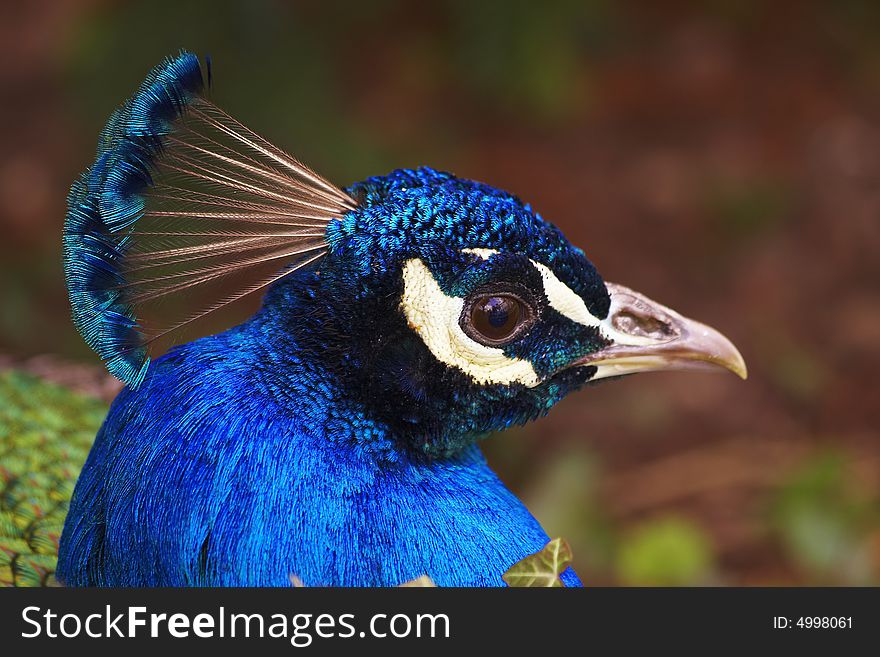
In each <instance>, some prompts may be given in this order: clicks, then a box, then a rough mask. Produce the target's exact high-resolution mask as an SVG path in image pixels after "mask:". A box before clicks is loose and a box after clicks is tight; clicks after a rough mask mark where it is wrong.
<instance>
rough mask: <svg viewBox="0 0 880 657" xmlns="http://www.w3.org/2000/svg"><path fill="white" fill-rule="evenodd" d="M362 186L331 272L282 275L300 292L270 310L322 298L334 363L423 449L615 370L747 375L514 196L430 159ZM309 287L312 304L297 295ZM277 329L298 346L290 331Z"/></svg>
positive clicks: (338, 228)
mask: <svg viewBox="0 0 880 657" xmlns="http://www.w3.org/2000/svg"><path fill="white" fill-rule="evenodd" d="M348 192H349V194H350V195H351V196H352V197H353V198H354V199H356V200H357V208H356V209H354V210H350V211H348V212H346V213H345V214H344V216H342V217H341V218H339V219H337V220H335V221H332V222H330V223H329V224H328V226H327V229H326V242H327V244H328V253H327V255H326V256H324V258H323V259H322V261H321V264H320V266H319V267H318V268H317V269H316V270H314V271H313V272H312V273H310V274H302V275H300V276H299V277H294V278H293V279H292V280H290V281H283V282H281V283H279V284H278V288H279V289H280V290H287V292H286V293H285V292H276V291H275V290H273V291H271V292H270V293H269V294H268V295H267V300H266V309H265V311H264V312H265V313H267V314H269V315H274V316H276V317H278V318H279V319H281V320H282V321H284V320H285V319H286V315H287V313H288V312H289V308H290V306H289V305H288V304H289V303H290V298H289V297H288V296H286V295H288V294H293V296H294V297H295V299H296V300H295V305H296V306H297V307H298V308H301V307H302V306H304V305H305V306H308V307H309V308H310V311H309V312H310V313H311V314H312V316H317V317H319V318H320V321H319V322H318V323H317V324H316V329H317V331H316V332H317V333H319V334H320V335H321V336H324V335H327V336H332V340H330V339H327V338H324V337H319V338H318V339H317V340H315V342H316V343H317V345H318V349H317V350H316V351H317V352H319V353H320V357H321V359H322V360H323V361H324V362H325V363H326V365H327V366H328V367H330V368H331V369H332V371H333V372H334V374H335V376H336V377H337V379H338V380H339V381H340V382H341V383H342V384H343V388H344V389H345V390H353V391H359V393H360V400H359V401H360V402H361V404H363V405H364V406H365V407H366V408H367V409H368V414H369V415H370V416H371V417H374V418H378V419H380V420H381V421H382V422H383V423H384V424H385V425H390V426H391V427H392V428H393V433H394V435H395V436H397V437H402V438H404V439H406V440H408V441H409V442H410V444H411V446H412V447H414V448H416V449H419V450H422V451H426V452H428V453H431V454H436V453H446V452H450V451H455V450H457V449H458V448H460V447H461V446H462V445H463V444H466V443H468V442H470V441H472V440H474V439H475V438H476V437H479V436H480V435H483V434H486V433H489V432H492V431H498V430H501V429H504V428H506V427H508V426H510V425H512V424H522V423H525V422H527V421H529V420H531V419H534V418H536V417H538V416H541V415H543V414H545V413H547V412H548V411H549V410H550V408H551V407H552V406H553V405H554V404H555V403H556V402H557V401H559V400H560V399H561V398H562V397H564V396H565V395H566V394H568V393H569V392H571V391H573V390H576V389H578V388H580V387H582V386H584V385H585V384H587V383H590V382H593V381H598V380H601V379H607V378H609V377H614V376H620V375H624V374H629V373H635V372H644V371H649V370H660V369H709V370H711V369H725V368H726V369H728V370H731V371H733V372H735V373H736V374H739V375H740V376H742V377H745V374H746V369H745V364H744V362H743V359H742V357H741V356H740V354H739V353H738V351H737V350H736V348H735V347H734V346H733V345H732V344H731V342H730V341H729V340H727V339H726V338H725V337H724V336H723V335H721V334H720V333H719V332H717V331H715V330H714V329H712V328H709V327H708V326H705V325H703V324H699V323H697V322H695V321H692V320H689V319H686V318H684V317H682V316H681V315H679V314H678V313H676V312H674V311H672V310H670V309H669V308H666V307H664V306H661V305H660V304H658V303H656V302H653V301H651V300H650V299H647V298H646V297H644V296H643V295H640V294H638V293H636V292H633V291H631V290H629V289H627V288H625V287H622V286H620V285H614V284H606V283H605V282H604V281H603V280H602V278H601V276H600V275H599V274H598V272H597V271H596V269H595V267H594V266H593V264H592V263H591V262H590V261H589V260H588V259H587V257H586V256H585V254H584V252H583V251H582V250H581V249H579V248H577V247H575V246H573V245H572V244H571V243H570V242H569V241H568V240H567V239H566V238H565V236H564V235H563V234H562V232H561V231H560V230H559V229H557V228H556V227H555V226H553V225H552V224H551V223H549V222H547V221H544V220H543V219H542V218H541V217H540V215H538V214H537V213H536V212H534V211H533V210H532V209H531V207H529V206H528V205H527V204H524V203H523V202H522V201H520V200H519V199H518V198H516V197H515V196H513V195H511V194H508V193H506V192H504V191H500V190H498V189H495V188H493V187H490V186H488V185H485V184H482V183H478V182H474V181H470V180H464V179H461V178H457V177H455V176H453V175H451V174H449V173H443V172H438V171H435V170H432V169H429V168H420V169H417V170H398V171H394V172H393V173H391V174H389V175H387V176H381V177H374V178H370V179H368V180H366V181H364V182H362V183H358V184H356V185H354V186H352V187H351V188H350V189H349V190H348ZM306 279H308V280H309V281H310V282H309V283H306ZM290 288H293V289H292V290H291V289H290ZM306 288H307V289H309V290H310V291H309V294H308V298H304V296H303V295H302V294H297V293H296V290H302V289H306ZM296 314H297V315H298V316H299V315H300V313H299V312H298V313H296ZM273 335H276V336H278V338H277V339H278V341H279V345H278V346H279V348H283V346H284V342H285V341H286V340H287V339H288V336H289V335H290V334H289V333H287V332H286V331H278V332H275V333H273ZM297 339H298V340H299V341H300V342H302V340H303V338H302V336H301V335H300V336H298V337H297Z"/></svg>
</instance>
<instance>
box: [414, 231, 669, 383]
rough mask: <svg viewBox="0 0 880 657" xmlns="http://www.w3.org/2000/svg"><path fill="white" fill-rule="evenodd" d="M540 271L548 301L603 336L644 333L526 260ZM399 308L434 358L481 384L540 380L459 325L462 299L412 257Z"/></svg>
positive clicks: (487, 253) (626, 338) (625, 338)
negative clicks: (623, 328) (626, 330)
mask: <svg viewBox="0 0 880 657" xmlns="http://www.w3.org/2000/svg"><path fill="white" fill-rule="evenodd" d="M462 252H463V253H473V254H474V255H476V256H478V257H480V258H482V259H484V260H488V259H489V258H490V257H492V256H493V255H494V254H496V253H497V251H496V250H494V249H481V248H474V249H462ZM531 263H532V265H533V266H534V267H535V269H537V270H538V272H539V273H540V274H541V281H542V283H543V285H544V295H545V296H546V297H547V301H548V302H549V304H550V307H551V308H553V309H554V310H556V311H557V312H558V313H560V314H561V315H563V316H564V317H567V318H568V319H570V320H571V321H573V322H576V323H578V324H581V325H583V326H590V327H594V328H597V329H599V331H600V332H601V333H602V334H603V335H604V336H605V337H607V338H609V339H611V340H614V341H617V342H623V343H628V344H632V343H633V342H634V341H639V340H644V341H645V343H649V342H652V340H651V339H650V338H636V337H635V336H632V335H625V334H622V333H620V332H619V331H617V330H616V329H615V328H614V327H613V326H612V324H611V322H610V318H609V319H604V320H603V319H599V318H598V317H596V316H595V315H593V314H591V313H590V311H589V310H587V305H586V303H584V300H583V299H582V298H581V297H580V296H579V295H578V294H576V293H575V292H574V291H573V290H572V289H571V288H570V287H568V286H567V285H566V284H565V283H563V282H562V281H560V280H559V279H558V278H557V277H556V275H555V274H554V273H553V271H552V270H551V269H550V268H549V267H547V266H546V265H542V264H541V263H539V262H535V261H534V260H531ZM400 307H401V310H403V313H404V315H405V316H406V320H407V323H408V324H409V326H410V328H412V329H413V330H414V331H415V332H416V333H417V334H418V335H419V337H421V339H422V340H423V341H424V343H425V345H426V346H427V347H428V349H429V350H430V351H431V353H432V354H433V355H434V357H435V358H437V360H439V361H440V362H442V363H444V364H446V365H448V366H450V367H455V368H457V369H459V370H461V371H462V372H464V373H465V374H468V375H470V376H471V378H473V379H474V381H476V382H477V383H481V384H490V383H495V384H503V385H509V384H511V383H520V384H522V385H524V386H527V387H529V388H533V387H535V386H536V385H538V384H539V383H540V382H541V379H540V377H539V376H538V374H537V372H535V369H534V367H532V364H531V363H530V362H528V361H526V360H523V359H521V358H511V357H509V356H507V355H506V354H505V353H504V351H503V350H502V349H498V348H497V347H487V346H486V345H483V344H480V343H479V342H476V341H475V340H473V339H471V338H470V337H468V336H467V335H466V334H465V332H464V331H463V330H462V328H461V326H460V325H459V318H460V317H461V312H462V308H464V299H459V298H458V297H450V296H447V295H446V294H445V293H444V292H443V290H442V289H440V285H439V284H438V283H437V281H436V280H435V279H434V275H433V274H432V273H431V271H430V270H429V269H428V268H427V267H426V266H425V264H424V263H423V262H422V261H421V260H419V259H418V258H412V259H410V260H407V261H406V263H404V266H403V297H402V299H401V301H400Z"/></svg>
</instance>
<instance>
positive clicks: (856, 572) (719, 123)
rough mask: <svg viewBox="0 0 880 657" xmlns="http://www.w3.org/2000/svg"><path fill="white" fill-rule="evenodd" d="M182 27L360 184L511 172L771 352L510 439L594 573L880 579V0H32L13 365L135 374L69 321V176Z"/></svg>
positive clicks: (8, 239)
mask: <svg viewBox="0 0 880 657" xmlns="http://www.w3.org/2000/svg"><path fill="white" fill-rule="evenodd" d="M417 5H419V6H417ZM181 47H186V48H188V49H190V50H193V51H195V52H197V53H201V54H210V55H212V57H213V60H214V92H213V94H214V99H215V101H216V102H218V104H220V105H221V106H223V107H225V108H226V109H227V110H229V111H230V112H231V113H232V114H234V115H235V116H237V117H239V118H240V119H242V120H243V121H244V122H245V123H247V124H248V125H249V126H251V127H252V128H254V129H256V130H257V131H258V132H261V133H263V134H264V135H266V136H267V137H269V138H270V139H272V140H273V141H275V142H276V143H278V144H279V145H280V146H282V147H284V148H286V149H287V150H290V151H291V152H293V153H295V154H297V155H298V156H299V157H301V158H302V159H304V160H305V161H306V162H309V163H310V164H312V165H313V166H314V167H316V168H317V169H318V170H319V171H321V172H322V173H324V174H326V175H327V176H328V177H330V178H331V179H332V180H335V181H338V182H339V183H340V184H348V183H349V182H352V181H354V180H358V179H361V178H363V177H365V176H368V175H372V174H379V173H385V172H387V171H389V170H390V169H392V168H395V167H400V166H415V165H419V164H429V165H431V166H434V167H437V168H442V169H447V170H451V171H453V172H455V173H457V174H459V175H461V176H465V177H469V178H476V179H479V180H483V181H486V182H489V183H491V184H493V185H496V186H498V187H502V188H505V189H508V190H511V191H513V192H514V193H516V194H518V195H519V196H521V197H522V198H524V199H526V200H528V201H529V202H531V203H532V204H533V205H534V206H535V207H536V208H537V209H538V210H539V211H540V212H541V213H542V215H543V216H544V217H546V218H548V219H550V220H551V221H553V222H555V223H557V224H558V225H559V226H560V227H561V228H562V229H563V230H564V231H565V232H566V234H567V235H568V236H569V237H570V238H571V239H572V241H573V242H575V243H577V244H579V245H580V246H582V247H583V248H585V250H586V251H587V254H588V255H589V256H590V257H591V259H592V260H593V261H594V262H595V263H596V265H597V266H598V268H599V270H600V271H601V272H602V273H603V275H604V276H605V277H606V278H607V279H608V280H614V281H619V282H621V283H625V284H627V285H629V286H631V287H633V288H635V289H638V290H640V291H642V292H644V293H646V294H648V295H649V296H651V297H654V298H656V299H658V300H660V301H663V302H665V303H667V304H669V305H670V306H672V307H674V308H676V309H678V310H680V311H682V312H683V313H685V314H687V315H689V316H692V317H695V318H698V319H700V320H703V321H705V322H707V323H710V324H712V325H714V326H716V327H718V328H720V329H722V330H723V331H724V332H725V333H727V334H728V335H729V336H730V337H731V338H732V339H733V340H734V342H735V343H736V344H737V345H738V346H739V347H740V349H741V351H742V352H743V355H744V356H745V358H746V361H747V362H748V364H749V368H750V378H749V380H748V381H747V382H745V383H743V382H741V381H738V380H737V379H735V378H734V377H732V376H711V375H697V374H680V373H679V374H676V373H669V374H649V375H644V376H636V377H632V378H629V379H626V380H623V381H619V382H615V383H612V384H609V385H604V386H599V387H597V388H593V389H589V390H587V391H585V392H583V393H580V394H578V395H575V396H573V397H571V398H569V399H567V400H565V401H564V402H563V403H562V404H560V406H559V407H558V408H557V409H556V410H555V411H554V412H553V413H551V415H550V417H549V418H547V419H545V420H543V421H541V422H539V423H537V424H534V425H531V426H529V427H527V428H525V429H522V430H516V431H512V432H509V433H507V434H504V435H503V436H498V437H495V438H493V439H491V440H489V441H488V442H487V443H486V449H487V452H488V454H489V458H490V460H491V462H492V463H493V465H494V466H495V467H496V468H497V469H498V470H499V472H500V473H501V475H502V477H503V478H504V479H505V480H506V481H507V482H509V483H510V484H511V485H512V486H513V488H514V489H515V490H516V491H517V492H518V493H520V494H521V495H522V496H523V497H524V498H525V500H526V501H527V503H528V505H529V507H530V508H531V509H532V510H533V512H534V513H535V514H536V515H537V517H538V518H539V519H540V520H541V521H542V522H543V524H544V526H545V527H546V528H547V529H548V531H549V532H550V534H551V535H562V536H565V537H566V538H567V539H568V540H569V542H570V543H571V544H572V546H573V548H574V550H575V555H576V558H577V566H578V568H579V571H580V574H581V576H582V578H583V579H584V581H585V582H587V583H588V584H611V583H624V584H652V583H660V584H707V583H720V584H876V583H878V581H880V507H878V501H880V431H878V427H880V404H878V401H880V394H878V393H880V389H878V388H880V386H878V383H877V381H878V372H880V358H878V353H880V352H878V338H880V297H878V284H880V258H878V246H880V132H878V118H880V4H877V3H875V2H870V1H864V2H860V1H855V0H847V1H842V2H834V3H812V2H784V1H781V2H752V1H748V0H741V1H733V0H714V1H710V2H642V3H637V2H611V1H610V0H609V1H607V2H606V1H601V0H592V1H586V2H556V3H538V2H534V3H526V2H504V1H501V0H493V1H483V2H467V1H466V0H449V1H446V2H436V3H431V4H428V3H426V4H424V5H421V3H412V2H405V1H400V2H398V1H392V0H386V1H382V2H370V3H367V2H361V3H341V2H290V3H282V2H268V1H259V2H243V1H242V2H237V3H198V4H196V3H192V4H189V3H178V2H173V1H170V0H153V1H149V2H147V1H141V2H98V1H80V2H30V3H16V2H4V3H3V5H2V9H0V90H2V91H0V93H2V104H0V228H2V239H0V366H10V365H12V366H15V367H19V368H23V369H29V370H31V371H36V372H38V373H41V374H43V375H46V376H49V377H50V378H54V379H58V380H63V381H68V382H71V383H72V384H73V385H75V386H77V387H79V388H86V389H89V390H91V391H93V392H97V393H98V394H103V395H108V394H112V393H111V392H110V391H111V390H112V385H110V386H108V385H107V383H106V381H105V380H104V379H103V378H102V376H101V374H100V373H101V370H100V368H99V367H97V361H96V358H95V357H94V356H93V355H92V354H91V353H90V352H88V350H87V349H86V347H85V346H84V345H83V343H82V341H81V340H80V338H79V336H78V335H77V334H76V332H75V330H74V329H73V326H72V324H71V323H70V321H69V318H68V307H67V301H66V296H65V290H64V285H63V276H62V271H61V265H60V236H61V225H62V221H63V217H64V212H65V195H66V192H67V188H68V186H69V184H70V182H71V181H72V180H73V178H74V177H75V175H76V174H77V173H78V172H79V171H80V170H81V169H83V168H84V167H85V166H87V165H88V163H89V162H90V161H91V157H92V152H93V148H94V144H95V141H96V138H97V134H98V131H99V130H100V128H101V126H102V125H103V122H104V121H105V120H106V118H107V117H108V116H109V114H110V112H111V111H112V109H113V108H114V107H115V105H116V104H117V103H118V102H120V101H121V100H122V99H123V98H125V97H126V96H127V95H128V94H129V93H131V91H133V90H134V88H135V87H136V85H137V84H139V82H140V80H141V79H142V77H143V75H144V74H145V73H146V71H147V70H148V69H149V68H150V67H151V66H153V65H155V64H156V63H158V62H159V60H160V59H161V58H162V57H164V56H165V55H167V54H170V53H173V52H175V51H177V50H178V49H179V48H181ZM77 362H79V363H82V365H81V366H76V365H73V366H71V365H69V364H68V363H77ZM0 403H2V400H0Z"/></svg>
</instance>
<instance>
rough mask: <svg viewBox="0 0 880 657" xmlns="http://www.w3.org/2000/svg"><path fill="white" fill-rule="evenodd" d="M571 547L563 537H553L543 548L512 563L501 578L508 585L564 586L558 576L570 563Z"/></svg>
mask: <svg viewBox="0 0 880 657" xmlns="http://www.w3.org/2000/svg"><path fill="white" fill-rule="evenodd" d="M571 562H572V554H571V548H570V547H569V546H568V543H566V542H565V539H563V538H554V539H553V540H552V541H550V542H549V543H547V545H545V546H544V549H543V550H541V551H540V552H536V553H535V554H530V555H529V556H527V557H526V558H525V559H522V560H521V561H517V562H516V563H515V564H513V565H512V566H511V567H510V569H508V571H507V572H506V573H504V574H503V575H502V576H501V578H502V579H503V580H504V581H505V582H507V585H508V586H515V587H559V586H565V584H563V583H562V580H561V579H559V576H560V575H561V574H562V573H563V571H564V570H565V569H566V568H568V567H569V566H570V565H571Z"/></svg>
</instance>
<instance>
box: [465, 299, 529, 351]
mask: <svg viewBox="0 0 880 657" xmlns="http://www.w3.org/2000/svg"><path fill="white" fill-rule="evenodd" d="M523 314H524V311H523V307H522V302H521V301H519V299H516V298H514V297H511V296H502V295H491V296H484V297H480V298H479V299H477V300H476V301H475V303H474V304H473V306H472V308H471V326H472V327H473V329H474V330H475V331H476V332H477V333H479V334H480V335H481V336H483V337H484V338H487V339H488V340H491V341H502V340H505V339H506V338H509V337H510V336H511V335H513V334H514V332H515V331H516V329H517V328H518V327H519V325H520V323H521V322H520V320H521V318H522V316H523Z"/></svg>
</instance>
